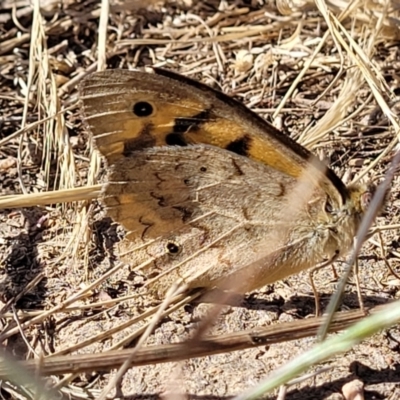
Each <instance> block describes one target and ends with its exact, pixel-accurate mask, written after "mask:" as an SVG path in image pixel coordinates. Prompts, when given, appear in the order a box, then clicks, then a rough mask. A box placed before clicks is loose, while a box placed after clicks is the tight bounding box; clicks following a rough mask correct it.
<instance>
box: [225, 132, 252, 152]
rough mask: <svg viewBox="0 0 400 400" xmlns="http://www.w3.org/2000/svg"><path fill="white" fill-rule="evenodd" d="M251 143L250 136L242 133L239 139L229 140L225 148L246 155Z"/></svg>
mask: <svg viewBox="0 0 400 400" xmlns="http://www.w3.org/2000/svg"><path fill="white" fill-rule="evenodd" d="M250 145H251V138H250V136H248V135H244V136H242V137H241V138H239V139H236V140H233V141H232V142H230V143H229V144H228V145H227V146H226V147H225V149H226V150H229V151H232V152H233V153H236V154H238V155H239V156H248V153H249V149H250Z"/></svg>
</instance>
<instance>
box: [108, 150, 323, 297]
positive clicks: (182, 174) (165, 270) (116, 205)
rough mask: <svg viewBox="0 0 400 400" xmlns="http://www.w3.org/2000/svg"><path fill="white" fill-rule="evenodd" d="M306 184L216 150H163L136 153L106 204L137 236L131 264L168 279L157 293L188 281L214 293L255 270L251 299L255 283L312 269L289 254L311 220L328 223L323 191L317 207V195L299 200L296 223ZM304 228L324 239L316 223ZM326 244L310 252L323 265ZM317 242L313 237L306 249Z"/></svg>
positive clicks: (115, 170) (128, 253)
mask: <svg viewBox="0 0 400 400" xmlns="http://www.w3.org/2000/svg"><path fill="white" fill-rule="evenodd" d="M296 183H297V181H296V179H294V178H292V177H289V176H286V175H283V174H282V173H280V172H278V171H275V170H274V169H272V168H270V167H268V166H265V165H263V164H260V163H256V162H254V161H252V160H249V159H247V158H244V157H240V156H237V155H235V154H231V153H227V152H226V151H224V150H221V149H218V148H215V147H212V146H207V145H194V146H189V147H186V148H182V147H158V148H157V147H156V148H150V149H145V150H143V151H140V152H134V153H132V155H131V157H128V158H126V159H123V160H121V161H119V162H117V163H116V164H115V165H114V166H113V167H112V168H111V172H110V175H109V183H107V185H106V187H105V190H104V199H103V201H104V203H105V205H106V206H107V212H108V214H109V215H110V216H111V217H112V218H113V219H114V220H115V221H118V222H120V223H122V225H123V226H124V227H125V229H127V230H128V231H129V233H128V234H127V239H128V240H127V242H125V243H124V245H123V247H124V251H125V257H126V259H127V260H129V262H130V263H131V264H132V265H135V266H137V265H145V268H144V269H145V270H146V271H148V275H151V274H155V275H157V276H158V277H157V283H156V284H155V285H154V287H155V288H156V289H157V291H158V292H159V294H163V293H164V292H165V291H166V290H167V289H168V287H169V286H170V285H171V284H172V283H173V282H175V280H176V279H178V278H180V279H183V281H184V282H185V283H186V284H187V285H188V286H189V287H212V286H214V285H216V284H219V282H220V281H222V280H224V279H226V278H227V277H235V275H238V274H242V273H243V271H244V270H245V268H246V270H245V272H244V275H245V276H244V277H242V278H239V279H238V281H240V282H242V283H246V287H241V289H242V290H246V289H247V285H249V287H254V281H255V282H257V284H259V283H260V282H263V283H264V284H266V283H270V282H274V281H275V280H277V279H279V278H281V277H283V276H286V275H288V273H287V268H290V269H291V270H292V272H291V273H294V272H296V271H297V270H301V269H303V267H304V264H305V263H306V262H307V263H309V262H310V259H309V258H308V257H307V259H302V258H301V257H297V258H296V260H294V258H293V257H291V256H288V255H286V256H285V255H284V254H286V253H288V252H287V250H288V249H289V248H290V241H291V238H290V233H289V230H292V229H293V225H296V219H298V220H299V221H305V220H307V218H305V216H309V215H310V213H311V214H313V216H314V217H315V220H318V212H319V211H320V209H321V208H322V207H323V201H324V198H325V197H324V196H323V194H322V193H321V192H320V191H319V190H318V189H315V191H314V192H313V193H312V195H313V198H314V202H313V207H312V208H310V207H309V206H308V200H309V196H311V193H308V194H307V193H304V196H305V198H303V199H299V198H297V201H298V202H299V204H302V208H301V209H295V208H293V207H292V208H293V214H290V213H288V211H287V210H288V205H287V204H285V202H286V201H287V200H288V198H287V194H288V191H289V192H290V191H291V190H293V189H294V188H295V186H296ZM318 192H319V194H320V199H319V201H318V200H317V198H316V197H315V195H316V194H317V193H318ZM307 197H308V198H307ZM142 206H143V207H144V208H142ZM143 210H145V211H146V213H145V214H144V213H143ZM149 210H151V212H149ZM144 215H145V218H144ZM285 216H286V217H285ZM285 218H286V219H285ZM302 224H303V229H304V230H308V232H310V231H313V230H314V225H315V222H312V221H310V222H309V223H308V224H309V225H308V226H304V222H302ZM280 233H281V235H280ZM303 236H304V235H303ZM319 239H320V243H317V245H316V246H315V251H314V252H313V254H312V255H311V253H310V251H308V252H307V253H308V254H310V256H309V257H311V258H313V261H314V259H317V258H320V257H321V254H322V253H321V251H318V250H317V249H318V248H320V249H323V248H324V241H325V240H326V237H325V236H324V235H323V233H322V234H321V235H320V237H319ZM308 240H309V238H308V237H306V236H304V240H303V242H304V243H300V244H299V243H298V242H297V243H296V246H298V247H301V245H304V246H306V245H307V241H308ZM268 244H269V245H270V246H269V248H268ZM263 253H264V255H265V257H264V259H263V257H262V254H263ZM273 254H276V255H275V256H272V255H273ZM274 257H275V259H274ZM266 258H268V261H266ZM283 258H286V260H285V261H283ZM260 263H261V264H262V268H261V267H260ZM251 265H254V268H253V269H251V268H248V267H249V266H251ZM268 268H270V270H271V271H270V273H268ZM251 271H253V272H251ZM244 278H245V279H244ZM250 278H251V279H250ZM252 282H253V283H252Z"/></svg>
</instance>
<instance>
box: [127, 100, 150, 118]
mask: <svg viewBox="0 0 400 400" xmlns="http://www.w3.org/2000/svg"><path fill="white" fill-rule="evenodd" d="M132 110H133V113H134V114H135V115H136V116H137V117H148V116H149V115H151V114H153V111H154V109H153V106H152V105H151V104H150V103H148V102H147V101H138V102H137V103H135V104H134V105H133V108H132Z"/></svg>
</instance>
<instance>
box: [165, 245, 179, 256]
mask: <svg viewBox="0 0 400 400" xmlns="http://www.w3.org/2000/svg"><path fill="white" fill-rule="evenodd" d="M166 247H167V251H168V253H169V254H171V255H176V254H178V253H179V251H180V247H179V246H178V245H177V244H176V243H174V242H168V243H167V246H166Z"/></svg>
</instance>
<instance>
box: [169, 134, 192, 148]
mask: <svg viewBox="0 0 400 400" xmlns="http://www.w3.org/2000/svg"><path fill="white" fill-rule="evenodd" d="M165 143H166V144H168V145H169V146H187V145H188V144H187V143H186V141H185V138H184V136H183V135H182V134H180V133H169V134H168V135H167V136H165Z"/></svg>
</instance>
